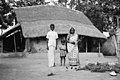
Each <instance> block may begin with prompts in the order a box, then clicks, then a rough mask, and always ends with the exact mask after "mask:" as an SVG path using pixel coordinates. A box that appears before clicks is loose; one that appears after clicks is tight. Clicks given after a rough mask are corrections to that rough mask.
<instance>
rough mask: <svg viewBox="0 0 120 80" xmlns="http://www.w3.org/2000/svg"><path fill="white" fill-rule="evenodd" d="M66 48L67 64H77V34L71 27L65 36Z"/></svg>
mask: <svg viewBox="0 0 120 80" xmlns="http://www.w3.org/2000/svg"><path fill="white" fill-rule="evenodd" d="M67 50H68V60H69V65H70V66H74V65H79V55H78V35H77V34H76V33H75V29H74V28H73V27H72V28H71V29H70V31H69V34H68V36H67Z"/></svg>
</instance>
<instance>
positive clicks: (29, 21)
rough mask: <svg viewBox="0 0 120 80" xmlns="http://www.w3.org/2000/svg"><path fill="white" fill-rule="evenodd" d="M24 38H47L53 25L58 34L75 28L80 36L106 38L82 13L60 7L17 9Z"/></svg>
mask: <svg viewBox="0 0 120 80" xmlns="http://www.w3.org/2000/svg"><path fill="white" fill-rule="evenodd" d="M15 12H16V14H17V19H18V21H19V22H20V23H21V25H22V29H23V35H24V37H39V36H45V35H46V34H47V32H48V30H49V25H50V24H51V23H53V24H55V26H56V31H57V32H58V34H67V33H68V31H69V29H70V27H74V28H75V29H76V32H77V33H78V34H79V35H85V36H91V37H97V38H106V37H105V36H104V35H103V34H102V33H101V32H100V31H99V30H98V29H97V28H96V27H95V26H94V25H93V24H92V23H91V21H90V20H89V19H88V18H87V17H86V16H85V15H84V14H83V13H82V12H80V11H75V10H71V9H68V8H65V7H60V6H49V5H47V6H43V5H42V6H32V7H22V8H18V9H15Z"/></svg>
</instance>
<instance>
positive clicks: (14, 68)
mask: <svg viewBox="0 0 120 80" xmlns="http://www.w3.org/2000/svg"><path fill="white" fill-rule="evenodd" d="M80 62H81V66H84V65H85V64H87V63H90V62H92V63H93V62H94V63H95V62H110V63H116V62H117V59H116V57H103V56H102V55H99V54H96V53H88V54H87V53H80ZM66 65H68V61H67V64H66ZM54 70H55V71H54V72H55V75H54V76H47V74H48V67H47V54H46V53H35V54H28V55H27V56H26V57H25V58H0V80H120V74H118V75H117V76H115V77H113V76H110V75H109V72H105V73H96V72H90V71H84V70H80V71H73V70H68V71H67V70H66V68H65V66H60V64H59V54H58V53H56V67H55V69H54Z"/></svg>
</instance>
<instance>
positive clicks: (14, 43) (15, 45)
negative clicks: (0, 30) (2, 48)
mask: <svg viewBox="0 0 120 80" xmlns="http://www.w3.org/2000/svg"><path fill="white" fill-rule="evenodd" d="M14 47H15V52H17V49H16V39H15V34H14Z"/></svg>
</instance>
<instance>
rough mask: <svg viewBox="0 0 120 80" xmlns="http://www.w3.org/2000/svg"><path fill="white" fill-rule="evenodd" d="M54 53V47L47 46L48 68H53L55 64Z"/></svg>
mask: <svg viewBox="0 0 120 80" xmlns="http://www.w3.org/2000/svg"><path fill="white" fill-rule="evenodd" d="M54 51H55V47H54V46H49V50H48V66H49V67H53V66H54V63H55V57H54V56H55V54H54Z"/></svg>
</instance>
